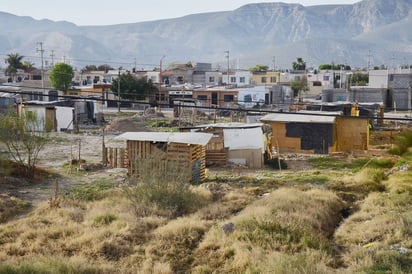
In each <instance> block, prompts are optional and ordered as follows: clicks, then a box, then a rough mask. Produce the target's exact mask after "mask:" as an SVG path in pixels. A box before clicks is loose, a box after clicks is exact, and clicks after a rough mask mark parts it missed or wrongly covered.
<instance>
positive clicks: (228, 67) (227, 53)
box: [225, 50, 230, 85]
mask: <svg viewBox="0 0 412 274" xmlns="http://www.w3.org/2000/svg"><path fill="white" fill-rule="evenodd" d="M225 53H226V58H227V85H229V70H230V61H229V51H228V50H227V51H225Z"/></svg>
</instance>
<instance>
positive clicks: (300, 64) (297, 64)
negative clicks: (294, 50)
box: [292, 57, 306, 70]
mask: <svg viewBox="0 0 412 274" xmlns="http://www.w3.org/2000/svg"><path fill="white" fill-rule="evenodd" d="M292 68H293V70H306V62H305V61H303V59H302V57H298V58H296V61H294V62H293V63H292Z"/></svg>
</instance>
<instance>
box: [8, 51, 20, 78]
mask: <svg viewBox="0 0 412 274" xmlns="http://www.w3.org/2000/svg"><path fill="white" fill-rule="evenodd" d="M23 58H24V56H23V55H20V54H18V53H10V54H8V55H7V58H6V62H7V64H9V65H8V66H7V68H6V71H5V72H6V75H8V76H12V78H13V80H14V78H15V76H16V73H17V70H18V69H22V68H23V67H24V66H23V63H22V60H23Z"/></svg>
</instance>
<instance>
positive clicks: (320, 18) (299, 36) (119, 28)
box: [0, 0, 412, 68]
mask: <svg viewBox="0 0 412 274" xmlns="http://www.w3.org/2000/svg"><path fill="white" fill-rule="evenodd" d="M411 7H412V0H397V1H386V0H363V1H360V2H358V3H355V4H353V5H322V6H308V7H305V6H302V5H299V4H284V3H260V4H248V5H245V6H242V7H240V8H238V9H236V10H233V11H226V12H216V13H204V14H194V15H188V16H184V17H181V18H175V19H167V20H158V21H150V22H141V23H134V24H121V25H110V26H76V25H74V24H72V23H69V22H53V21H50V20H34V19H32V18H30V17H19V16H14V15H12V14H7V13H1V12H0V24H1V25H2V26H8V27H7V28H2V29H0V42H1V43H0V51H1V52H2V53H3V54H8V53H10V52H18V53H20V54H22V55H25V56H30V57H31V59H32V61H33V62H35V63H39V62H40V60H39V59H40V58H39V53H38V52H37V51H36V43H37V42H39V41H42V42H43V45H44V48H45V50H46V51H48V52H49V54H46V56H47V58H50V57H48V56H49V55H50V53H51V51H52V50H53V51H54V52H55V61H56V60H57V61H59V60H62V58H63V57H64V58H65V59H66V60H71V61H72V64H74V65H76V66H78V67H83V66H85V65H87V64H91V63H97V64H102V63H109V64H111V65H112V66H114V67H118V66H123V67H130V68H131V67H132V66H134V64H135V61H136V63H137V66H138V68H140V67H145V68H147V67H150V66H152V67H153V66H156V65H158V63H159V60H160V58H161V56H163V55H166V57H167V60H166V61H167V62H172V61H179V62H187V61H193V62H212V63H215V64H216V65H218V64H226V62H227V60H226V58H225V53H224V51H227V50H229V51H230V59H231V60H232V62H233V63H232V66H234V67H235V66H237V65H239V66H240V67H249V66H252V65H254V64H257V63H262V64H266V65H269V66H270V67H273V61H272V60H273V57H275V65H276V66H277V67H278V68H279V67H280V68H289V67H290V64H291V63H292V61H293V60H295V59H296V57H303V58H304V60H305V61H307V63H308V64H309V65H313V66H317V65H318V64H321V63H330V62H336V63H350V64H351V65H352V66H359V67H365V66H366V65H367V63H368V59H371V65H374V66H375V65H376V66H379V65H382V64H386V65H390V64H395V65H396V64H403V63H404V62H405V61H407V60H408V59H409V58H410V57H412V52H411V49H410V46H409V44H410V43H409V42H410V40H411V39H412V36H411V35H410V31H409V30H410V29H411V27H412V17H411V15H410V11H411ZM136 21H138V18H136ZM368 55H370V56H368ZM49 61H51V60H49Z"/></svg>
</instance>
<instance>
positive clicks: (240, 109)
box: [7, 91, 412, 122]
mask: <svg viewBox="0 0 412 274" xmlns="http://www.w3.org/2000/svg"><path fill="white" fill-rule="evenodd" d="M7 93H10V94H23V95H33V94H32V93H31V92H18V91H7ZM99 93H101V92H99ZM43 96H45V97H58V98H63V99H71V100H94V101H101V102H108V101H116V100H114V99H113V100H110V99H105V98H96V97H81V96H78V95H48V94H44V95H43ZM119 102H120V104H121V103H133V104H140V105H149V106H151V105H153V103H150V102H142V101H137V100H120V101H119ZM160 105H161V106H163V107H168V106H169V104H160ZM179 107H182V108H194V109H203V110H219V111H238V112H246V113H261V114H262V113H263V114H271V113H273V114H288V115H311V116H324V117H346V118H348V117H350V118H354V119H365V118H370V119H379V120H387V121H404V122H412V118H396V117H377V116H373V117H370V116H351V115H337V114H326V113H314V112H310V113H305V112H284V111H275V110H267V109H245V108H230V107H218V106H187V105H179Z"/></svg>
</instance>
